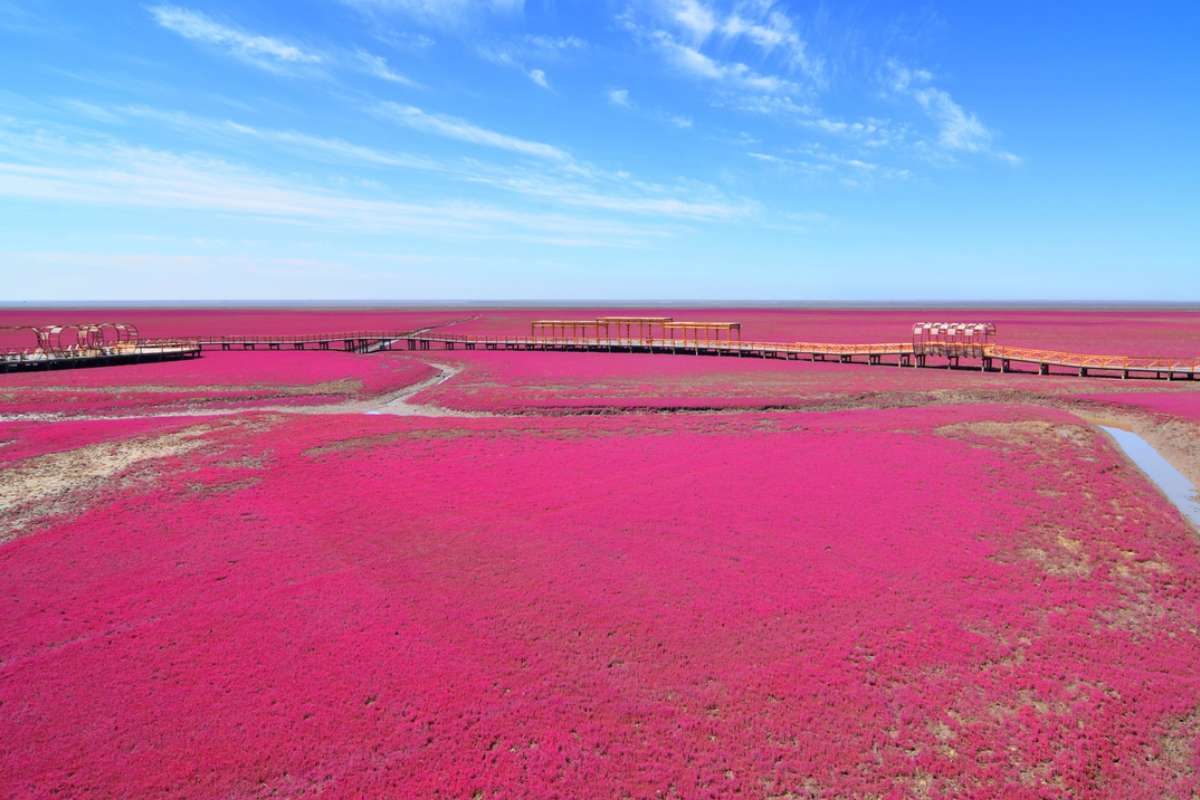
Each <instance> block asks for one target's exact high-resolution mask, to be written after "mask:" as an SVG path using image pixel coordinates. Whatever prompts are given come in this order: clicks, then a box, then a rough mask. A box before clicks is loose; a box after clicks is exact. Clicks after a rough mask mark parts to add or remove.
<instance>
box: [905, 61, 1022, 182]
mask: <svg viewBox="0 0 1200 800" xmlns="http://www.w3.org/2000/svg"><path fill="white" fill-rule="evenodd" d="M887 70H888V71H887V74H886V75H885V83H886V85H887V87H888V89H889V90H890V91H891V92H892V93H893V94H896V95H900V96H906V97H910V98H911V99H912V100H914V101H916V103H917V105H918V106H919V107H920V108H921V109H922V111H924V113H925V115H926V116H928V117H929V119H930V120H931V121H932V122H933V123H934V124H935V125H936V126H937V131H938V133H937V141H938V144H939V145H940V146H941V147H943V148H945V149H946V150H949V151H956V152H963V153H984V154H988V155H991V156H994V157H996V158H999V159H1001V160H1002V161H1006V162H1008V163H1010V164H1019V163H1020V162H1021V159H1020V157H1019V156H1016V155H1014V154H1012V153H1009V152H1007V151H1003V150H997V149H995V148H994V146H993V140H994V138H995V137H994V135H993V133H992V131H991V130H989V129H988V128H987V126H986V125H984V124H983V122H982V121H980V119H979V117H977V116H975V114H973V113H971V112H969V111H967V110H966V109H964V108H963V107H962V106H961V105H959V104H958V103H957V102H955V100H954V98H953V97H951V96H950V93H949V92H947V91H945V90H944V89H939V88H937V87H936V86H933V85H932V81H933V74H932V73H931V72H929V71H928V70H924V69H913V68H910V67H907V66H905V65H904V64H901V63H899V62H897V61H895V60H891V61H889V62H888V63H887Z"/></svg>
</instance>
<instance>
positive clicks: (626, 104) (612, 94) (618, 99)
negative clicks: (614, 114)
mask: <svg viewBox="0 0 1200 800" xmlns="http://www.w3.org/2000/svg"><path fill="white" fill-rule="evenodd" d="M604 95H605V96H606V97H607V98H608V102H609V103H610V104H612V105H614V106H617V107H618V108H632V107H633V102H632V101H631V100H630V99H629V90H628V89H609V90H608V91H607V92H605V93H604Z"/></svg>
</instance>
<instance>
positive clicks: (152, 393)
mask: <svg viewBox="0 0 1200 800" xmlns="http://www.w3.org/2000/svg"><path fill="white" fill-rule="evenodd" d="M434 374H436V371H435V370H434V369H433V368H432V367H430V366H429V365H428V364H426V363H425V362H423V361H419V360H415V359H412V358H409V357H407V356H405V355H402V354H394V353H385V354H379V355H376V356H372V357H367V356H363V355H359V354H355V353H340V352H290V351H281V352H267V351H264V352H259V351H253V352H236V351H235V352H221V351H215V352H205V353H204V355H203V357H201V358H198V359H189V360H186V361H166V362H156V363H147V364H130V365H122V366H119V367H111V368H102V369H77V370H65V371H51V372H26V373H11V374H7V375H3V376H0V414H4V413H7V414H18V413H58V414H68V415H70V414H75V415H78V414H129V413H135V412H137V411H139V410H140V411H143V412H146V411H151V410H168V409H172V408H174V409H179V408H188V407H193V406H199V407H203V408H228V407H238V406H245V405H248V404H264V403H265V404H272V405H280V404H283V405H288V404H312V403H319V402H330V401H336V400H348V399H363V398H369V397H375V396H378V395H381V394H384V393H387V392H391V391H395V390H398V389H401V388H403V387H405V386H408V385H411V384H413V383H417V382H419V381H421V380H424V379H425V378H428V377H430V376H432V375H434Z"/></svg>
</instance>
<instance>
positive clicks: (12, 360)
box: [0, 339, 200, 372]
mask: <svg viewBox="0 0 1200 800" xmlns="http://www.w3.org/2000/svg"><path fill="white" fill-rule="evenodd" d="M199 355H200V343H199V342H197V341H196V340H195V339H139V340H137V341H132V342H119V343H116V344H112V345H108V346H104V347H66V348H63V349H60V350H43V349H39V348H34V349H26V350H7V351H3V352H0V372H16V371H25V370H37V369H62V368H66V367H90V366H101V365H106V364H120V363H132V362H137V361H168V360H174V359H180V358H197V357H199Z"/></svg>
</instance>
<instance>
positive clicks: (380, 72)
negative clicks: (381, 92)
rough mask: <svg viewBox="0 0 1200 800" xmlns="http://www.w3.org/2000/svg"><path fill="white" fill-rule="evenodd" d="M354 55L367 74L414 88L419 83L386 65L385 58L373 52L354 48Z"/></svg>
mask: <svg viewBox="0 0 1200 800" xmlns="http://www.w3.org/2000/svg"><path fill="white" fill-rule="evenodd" d="M354 55H355V57H356V58H357V59H358V63H359V65H360V66H361V68H362V71H363V72H365V73H367V74H368V75H371V76H373V77H376V78H379V79H380V80H383V81H388V82H390V83H398V84H400V85H401V86H408V87H410V88H416V87H417V86H419V85H420V84H418V83H417V82H416V81H414V80H413V79H411V78H409V77H407V76H405V75H401V74H400V73H398V72H396V71H395V70H393V69H392V68H391V67H390V66H388V63H387V60H386V59H385V58H384V57H383V56H378V55H375V54H374V53H370V52H368V51H366V50H361V49H360V50H356V51H355V53H354Z"/></svg>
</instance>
